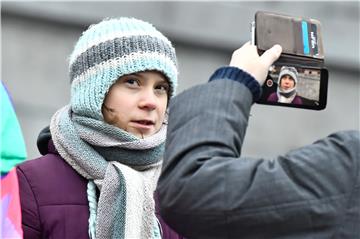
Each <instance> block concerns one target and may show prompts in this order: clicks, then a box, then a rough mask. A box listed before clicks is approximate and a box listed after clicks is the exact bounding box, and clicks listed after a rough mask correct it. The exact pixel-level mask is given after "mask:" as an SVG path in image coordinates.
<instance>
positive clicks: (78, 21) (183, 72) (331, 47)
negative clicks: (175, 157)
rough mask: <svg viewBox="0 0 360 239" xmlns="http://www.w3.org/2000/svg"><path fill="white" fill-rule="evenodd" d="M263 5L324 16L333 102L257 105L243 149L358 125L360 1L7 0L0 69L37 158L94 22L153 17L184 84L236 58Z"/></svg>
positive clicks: (283, 145) (294, 142)
mask: <svg viewBox="0 0 360 239" xmlns="http://www.w3.org/2000/svg"><path fill="white" fill-rule="evenodd" d="M258 10H267V11H272V12H278V13H284V14H288V15H296V16H304V17H308V18H315V19H318V20H320V21H321V22H322V32H323V41H324V50H325V62H326V66H327V67H328V69H329V72H330V78H329V91H328V106H327V108H326V109H325V110H323V111H310V110H301V109H291V108H283V107H275V106H264V105H254V107H253V108H252V116H251V117H250V121H249V127H248V131H247V138H246V140H245V145H244V148H243V150H242V153H243V154H245V155H249V156H255V155H256V156H272V155H275V154H278V153H282V152H285V151H286V150H289V149H292V148H295V147H299V146H301V145H304V144H308V143H311V142H313V141H314V140H316V139H317V138H319V137H322V136H326V135H328V134H330V133H332V132H334V131H336V130H342V129H359V128H360V125H359V124H360V122H359V104H360V99H359V97H360V96H359V95H360V93H359V90H360V77H359V76H360V73H359V72H360V70H359V62H360V61H359V42H360V41H359V20H360V19H359V11H360V7H359V2H358V1H354V2H138V1H135V2H100V1H99V2H53V3H52V2H26V1H25V2H2V3H1V26H2V28H1V33H2V45H1V47H2V50H1V54H2V75H1V77H2V80H3V81H4V82H5V85H6V86H7V88H8V90H9V91H10V93H11V94H12V99H13V103H14V105H15V109H16V112H17V114H18V117H19V120H20V123H21V126H22V129H23V133H24V136H25V141H26V144H27V149H28V155H29V158H34V157H37V156H39V153H38V151H37V148H36V138H37V135H38V133H39V131H40V130H41V129H42V128H43V127H45V126H47V125H48V124H49V122H50V118H51V116H52V115H53V113H54V112H55V111H56V110H57V109H58V108H60V107H62V106H63V105H65V104H67V103H68V102H69V95H70V93H69V89H70V87H69V86H70V84H69V82H70V81H69V77H68V68H67V67H68V56H69V55H70V53H71V51H72V50H73V47H74V45H75V42H76V41H77V39H78V38H79V36H80V34H81V32H82V31H84V30H85V29H86V28H87V26H88V25H90V24H92V23H97V22H99V21H100V20H101V19H103V18H105V17H117V16H133V17H136V18H140V19H143V20H146V21H149V22H151V23H153V24H154V25H155V26H156V27H157V28H158V29H159V30H160V31H162V32H163V33H164V34H165V35H167V36H168V37H169V38H170V39H171V40H172V41H173V43H174V45H175V48H176V49H177V54H178V60H179V67H180V76H179V90H178V92H181V91H183V90H185V89H187V88H189V87H191V86H194V85H197V84H201V83H204V82H206V81H207V80H208V78H209V76H210V74H211V73H212V72H213V71H214V70H215V69H216V68H217V67H219V66H222V65H226V64H228V62H229V60H230V56H231V53H232V50H234V49H236V48H237V47H239V46H241V45H242V44H243V43H245V42H246V41H248V40H249V39H250V22H251V21H252V20H253V19H254V14H255V12H256V11H258ZM209 107H211V106H209ZM184 113H186V112H184Z"/></svg>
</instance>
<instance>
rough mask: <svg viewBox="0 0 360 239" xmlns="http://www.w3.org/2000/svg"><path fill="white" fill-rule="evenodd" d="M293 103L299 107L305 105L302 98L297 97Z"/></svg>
mask: <svg viewBox="0 0 360 239" xmlns="http://www.w3.org/2000/svg"><path fill="white" fill-rule="evenodd" d="M292 103H294V104H298V105H302V104H303V101H302V99H301V97H300V96H298V95H297V96H295V98H294V100H293V101H292Z"/></svg>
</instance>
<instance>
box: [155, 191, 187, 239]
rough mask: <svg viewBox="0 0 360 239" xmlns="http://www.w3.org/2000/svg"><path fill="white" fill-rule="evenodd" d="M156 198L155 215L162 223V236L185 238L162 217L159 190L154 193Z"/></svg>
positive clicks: (164, 238)
mask: <svg viewBox="0 0 360 239" xmlns="http://www.w3.org/2000/svg"><path fill="white" fill-rule="evenodd" d="M154 200H155V215H156V218H157V219H158V221H159V223H160V231H161V232H160V233H161V238H163V239H185V238H184V237H182V236H181V235H180V234H179V233H177V232H175V231H174V230H173V229H172V228H171V227H170V226H169V225H167V224H166V222H165V221H164V220H163V219H162V217H161V215H160V211H159V199H158V194H157V192H155V194H154Z"/></svg>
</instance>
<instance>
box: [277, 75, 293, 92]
mask: <svg viewBox="0 0 360 239" xmlns="http://www.w3.org/2000/svg"><path fill="white" fill-rule="evenodd" d="M294 86H295V81H294V79H293V78H292V77H291V76H289V75H284V76H283V77H281V82H280V87H281V88H282V89H283V90H289V89H292V88H294Z"/></svg>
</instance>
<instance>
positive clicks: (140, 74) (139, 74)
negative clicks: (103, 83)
mask: <svg viewBox="0 0 360 239" xmlns="http://www.w3.org/2000/svg"><path fill="white" fill-rule="evenodd" d="M144 73H145V72H144ZM144 73H137V72H135V73H131V74H129V76H131V75H133V76H137V77H142V78H146V77H144ZM156 79H159V82H161V83H162V82H165V83H168V84H170V83H169V82H168V80H167V79H166V78H165V77H164V76H160V77H156Z"/></svg>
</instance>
